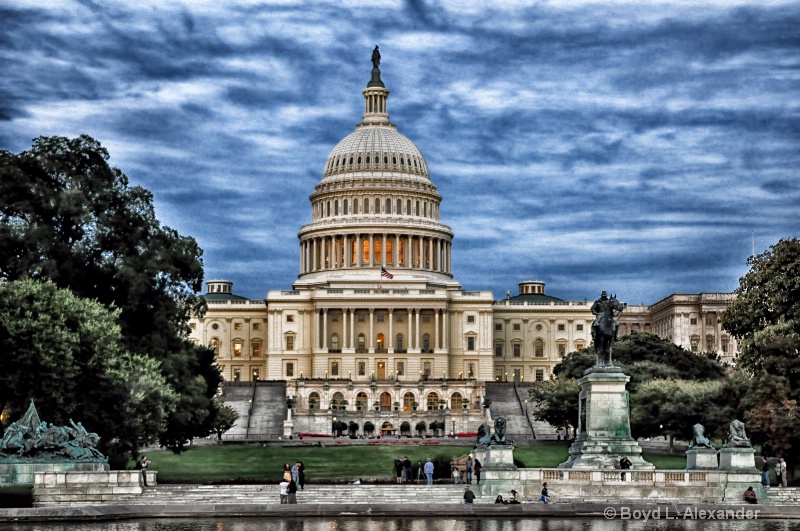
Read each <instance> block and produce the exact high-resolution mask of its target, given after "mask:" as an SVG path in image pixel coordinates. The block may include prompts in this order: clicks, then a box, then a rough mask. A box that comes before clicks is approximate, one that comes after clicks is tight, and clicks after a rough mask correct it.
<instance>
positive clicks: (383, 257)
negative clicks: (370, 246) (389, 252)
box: [381, 233, 386, 267]
mask: <svg viewBox="0 0 800 531" xmlns="http://www.w3.org/2000/svg"><path fill="white" fill-rule="evenodd" d="M381 267H386V233H384V234H383V245H382V246H381Z"/></svg>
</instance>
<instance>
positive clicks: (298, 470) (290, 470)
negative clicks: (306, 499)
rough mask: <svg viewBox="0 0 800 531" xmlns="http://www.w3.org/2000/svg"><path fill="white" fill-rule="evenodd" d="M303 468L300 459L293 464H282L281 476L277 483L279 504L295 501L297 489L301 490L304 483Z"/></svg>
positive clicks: (304, 474)
mask: <svg viewBox="0 0 800 531" xmlns="http://www.w3.org/2000/svg"><path fill="white" fill-rule="evenodd" d="M305 468H306V467H305V465H303V462H302V461H297V462H296V463H295V464H294V465H289V463H286V464H284V465H283V478H282V480H281V482H280V483H279V484H278V487H279V489H280V495H281V504H287V503H288V504H295V503H297V489H298V488H300V490H303V489H304V487H305V484H306V473H305Z"/></svg>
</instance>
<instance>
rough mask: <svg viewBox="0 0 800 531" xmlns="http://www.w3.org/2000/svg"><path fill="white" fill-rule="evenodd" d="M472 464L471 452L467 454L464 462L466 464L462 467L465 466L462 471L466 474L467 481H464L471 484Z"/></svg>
mask: <svg viewBox="0 0 800 531" xmlns="http://www.w3.org/2000/svg"><path fill="white" fill-rule="evenodd" d="M473 464H474V463H473V461H472V454H469V455H468V456H467V463H466V465H464V467H465V468H464V472H465V473H466V475H467V481H466V483H467V485H472V466H473Z"/></svg>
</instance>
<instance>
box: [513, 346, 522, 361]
mask: <svg viewBox="0 0 800 531" xmlns="http://www.w3.org/2000/svg"><path fill="white" fill-rule="evenodd" d="M521 355H522V343H514V357H515V358H519V357H520V356H521Z"/></svg>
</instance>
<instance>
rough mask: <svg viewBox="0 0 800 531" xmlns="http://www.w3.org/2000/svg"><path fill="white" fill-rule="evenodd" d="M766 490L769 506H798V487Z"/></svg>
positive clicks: (799, 492)
mask: <svg viewBox="0 0 800 531" xmlns="http://www.w3.org/2000/svg"><path fill="white" fill-rule="evenodd" d="M766 490H767V499H768V500H769V504H770V505H800V487H772V488H769V489H766Z"/></svg>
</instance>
